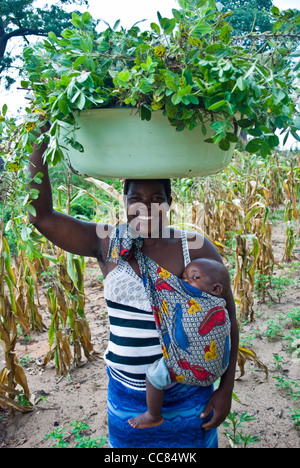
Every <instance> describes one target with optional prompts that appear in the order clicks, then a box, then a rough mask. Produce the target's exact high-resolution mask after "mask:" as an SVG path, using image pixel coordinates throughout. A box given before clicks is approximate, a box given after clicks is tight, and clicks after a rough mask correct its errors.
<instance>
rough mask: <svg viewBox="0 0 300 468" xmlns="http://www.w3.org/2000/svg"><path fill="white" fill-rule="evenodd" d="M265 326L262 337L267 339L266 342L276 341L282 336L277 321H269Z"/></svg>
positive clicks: (281, 329)
mask: <svg viewBox="0 0 300 468" xmlns="http://www.w3.org/2000/svg"><path fill="white" fill-rule="evenodd" d="M267 325H268V327H267V330H266V331H265V333H264V335H265V336H266V337H267V340H268V341H274V340H278V339H279V338H281V337H282V336H283V328H282V326H281V325H280V323H279V322H278V320H269V321H268V322H267Z"/></svg>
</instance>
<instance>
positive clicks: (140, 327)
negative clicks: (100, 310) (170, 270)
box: [104, 231, 191, 391]
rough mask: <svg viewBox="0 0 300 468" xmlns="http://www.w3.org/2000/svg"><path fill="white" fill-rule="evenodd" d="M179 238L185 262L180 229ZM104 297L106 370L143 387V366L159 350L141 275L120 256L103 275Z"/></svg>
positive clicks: (187, 260) (185, 245) (128, 383)
mask: <svg viewBox="0 0 300 468" xmlns="http://www.w3.org/2000/svg"><path fill="white" fill-rule="evenodd" d="M181 238H182V250H183V256H184V263H185V266H186V265H187V264H188V263H190V261H191V260H190V255H189V249H188V242H187V237H186V233H185V232H184V231H182V236H181ZM104 298H105V300H106V304H107V310H108V315H109V320H110V339H109V343H108V346H107V349H106V352H105V354H104V360H105V362H106V364H107V366H108V367H109V371H110V374H111V376H112V377H113V378H115V379H116V380H118V381H119V382H122V383H123V384H124V385H126V386H127V387H130V388H133V389H135V390H143V391H146V382H145V374H146V370H147V368H148V366H149V365H150V364H152V363H153V362H155V361H156V360H157V359H160V358H161V357H162V352H161V345H160V342H159V338H158V333H157V331H156V326H155V321H154V316H153V313H152V310H151V306H150V303H149V300H148V298H147V295H146V292H145V289H144V286H143V283H142V279H141V278H140V277H139V276H138V275H137V274H136V273H135V271H134V270H133V269H132V268H131V266H130V265H129V263H128V262H126V261H124V260H122V259H121V260H120V261H119V263H118V266H117V267H116V268H115V269H114V270H113V271H111V272H110V273H109V274H108V275H107V277H106V279H105V280H104Z"/></svg>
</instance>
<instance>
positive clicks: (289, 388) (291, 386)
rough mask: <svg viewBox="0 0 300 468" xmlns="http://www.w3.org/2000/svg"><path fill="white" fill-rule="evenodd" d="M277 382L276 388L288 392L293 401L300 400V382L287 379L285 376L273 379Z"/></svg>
mask: <svg viewBox="0 0 300 468" xmlns="http://www.w3.org/2000/svg"><path fill="white" fill-rule="evenodd" d="M273 378H274V379H275V380H277V384H276V387H278V388H281V389H283V390H285V391H286V392H287V394H288V395H289V396H291V397H292V398H293V400H299V398H300V383H299V381H296V380H292V379H287V378H286V377H284V376H278V377H273Z"/></svg>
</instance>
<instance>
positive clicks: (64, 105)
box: [58, 99, 70, 115]
mask: <svg viewBox="0 0 300 468" xmlns="http://www.w3.org/2000/svg"><path fill="white" fill-rule="evenodd" d="M58 107H59V110H61V112H62V113H63V114H65V115H69V114H70V109H69V106H68V104H67V103H66V101H65V100H64V99H59V100H58Z"/></svg>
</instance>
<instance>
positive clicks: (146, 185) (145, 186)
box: [128, 179, 166, 195]
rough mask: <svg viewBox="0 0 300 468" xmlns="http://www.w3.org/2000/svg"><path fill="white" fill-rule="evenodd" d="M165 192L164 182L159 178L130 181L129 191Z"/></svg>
mask: <svg viewBox="0 0 300 468" xmlns="http://www.w3.org/2000/svg"><path fill="white" fill-rule="evenodd" d="M129 192H130V193H163V194H164V195H165V194H166V192H165V188H164V184H163V183H162V182H160V181H159V180H152V179H146V180H140V181H139V180H134V181H132V182H130V185H129V188H128V193H129Z"/></svg>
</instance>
